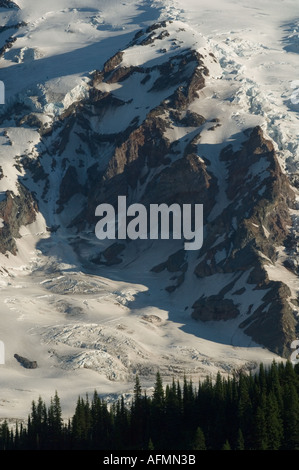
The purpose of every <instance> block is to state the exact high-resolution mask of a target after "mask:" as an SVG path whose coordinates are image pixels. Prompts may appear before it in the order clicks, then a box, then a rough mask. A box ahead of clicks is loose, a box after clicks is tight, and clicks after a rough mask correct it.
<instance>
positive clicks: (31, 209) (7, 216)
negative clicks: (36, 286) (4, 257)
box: [0, 184, 38, 254]
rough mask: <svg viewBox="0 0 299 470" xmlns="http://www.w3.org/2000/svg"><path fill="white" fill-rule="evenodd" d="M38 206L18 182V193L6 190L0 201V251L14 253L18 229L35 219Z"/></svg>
mask: <svg viewBox="0 0 299 470" xmlns="http://www.w3.org/2000/svg"><path fill="white" fill-rule="evenodd" d="M37 211H38V206H37V203H36V201H35V200H34V198H33V195H32V194H31V193H30V191H28V189H26V188H25V187H24V186H23V185H21V184H19V194H18V195H14V194H13V193H12V192H11V191H7V192H6V199H5V200H3V201H1V202H0V218H1V219H2V221H3V222H2V228H0V252H1V253H3V254H4V253H6V252H7V251H10V252H11V253H13V254H16V253H17V251H16V241H15V239H16V238H19V237H20V235H19V229H20V227H21V226H22V225H28V224H31V223H33V222H34V221H35V218H36V213H37Z"/></svg>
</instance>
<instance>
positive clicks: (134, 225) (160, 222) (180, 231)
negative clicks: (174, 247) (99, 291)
mask: <svg viewBox="0 0 299 470" xmlns="http://www.w3.org/2000/svg"><path fill="white" fill-rule="evenodd" d="M193 206H194V211H192V208H193ZM192 212H194V213H193V214H192ZM95 215H96V216H97V217H101V220H100V221H99V222H98V223H97V224H96V228H95V234H96V237H97V238H98V239H99V240H105V239H107V238H108V239H109V240H115V239H116V237H117V239H118V240H125V239H127V238H129V239H130V240H137V239H141V240H147V239H150V240H157V239H159V238H160V239H161V240H169V239H171V238H172V239H173V240H181V239H183V238H184V240H185V243H184V248H185V250H199V249H200V248H201V247H202V244H203V204H194V205H192V204H183V205H182V209H181V206H180V205H179V204H175V203H174V204H172V205H170V206H168V205H167V204H164V203H163V204H150V205H149V214H148V209H147V208H146V207H145V206H144V205H143V204H138V203H135V204H131V205H130V206H128V207H127V198H126V196H118V207H117V214H116V212H115V209H114V207H113V206H112V205H111V204H100V205H99V206H97V208H96V211H95ZM116 226H117V227H116ZM192 227H194V228H192ZM159 232H160V236H159Z"/></svg>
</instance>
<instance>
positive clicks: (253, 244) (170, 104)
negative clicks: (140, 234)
mask: <svg viewBox="0 0 299 470" xmlns="http://www.w3.org/2000/svg"><path fill="white" fill-rule="evenodd" d="M296 14H297V12H296V1H295V0H294V1H293V0H287V1H285V2H284V11H283V14H282V12H281V2H278V1H276V2H270V1H266V0H264V1H263V2H262V3H261V2H257V1H254V2H253V3H251V6H250V7H249V6H248V3H246V2H245V1H240V2H234V1H231V0H225V2H223V1H222V2H220V1H219V2H214V3H213V4H211V2H207V1H206V0H201V1H200V2H198V1H195V0H186V1H184V2H181V1H180V0H178V1H171V0H165V1H155V2H148V1H141V0H140V1H138V0H131V1H126V2H122V3H119V2H116V1H105V0H90V1H88V2H82V1H81V0H78V1H75V2H70V1H68V0H63V1H59V2H58V1H56V0H52V1H51V2H48V1H43V2H39V3H38V4H37V2H34V1H33V0H18V1H16V2H7V1H3V2H0V18H1V27H0V57H1V59H0V79H1V80H2V81H3V82H4V84H5V105H1V106H0V120H1V130H0V140H1V154H0V253H1V255H0V272H1V278H0V302H1V328H0V340H1V341H3V342H4V345H5V355H6V357H5V365H2V366H0V367H1V376H2V381H1V388H0V404H1V407H0V417H6V416H9V417H19V416H22V415H25V416H26V415H27V412H28V403H30V402H31V400H32V399H33V398H34V397H38V395H40V394H41V395H43V396H44V397H45V398H47V396H50V395H53V394H54V391H55V390H58V391H59V393H60V396H61V398H62V401H63V403H64V404H65V406H67V405H69V404H72V403H71V400H70V398H75V397H77V395H78V394H79V393H85V392H88V391H90V392H92V391H93V390H94V389H95V388H97V389H98V391H100V392H101V393H104V394H114V393H116V394H117V393H124V392H126V391H127V392H128V393H129V392H130V390H131V388H132V383H133V381H134V376H135V374H136V373H139V375H140V376H141V379H142V381H143V383H144V384H145V386H148V387H150V386H151V385H152V383H153V380H154V377H155V373H156V371H157V370H158V369H159V370H161V372H162V373H163V376H164V377H168V378H169V379H170V380H171V379H172V377H182V376H183V375H184V374H187V375H188V376H191V377H192V378H193V379H198V378H200V377H203V376H205V375H206V374H215V373H216V372H217V371H218V370H220V372H222V373H223V374H228V373H232V372H233V371H234V370H237V369H239V368H243V367H245V368H248V369H251V368H252V369H254V368H255V367H256V365H257V364H258V363H259V362H260V361H265V362H269V361H272V360H273V358H279V357H283V358H288V357H289V356H290V355H291V353H292V349H291V343H292V341H293V340H295V339H296V337H297V323H298V319H297V315H298V261H297V246H298V187H299V179H298V161H299V159H298V157H299V155H298V131H297V129H298V100H297V99H296V96H297V95H296V79H297V76H296V73H295V68H296V66H297V60H298V34H299V32H298V18H297V16H296ZM282 15H283V16H282ZM119 195H122V196H124V195H125V196H126V197H127V200H128V203H130V204H133V203H141V204H143V205H144V206H145V207H149V205H150V204H162V203H166V204H168V205H170V204H173V203H178V204H180V205H181V206H182V205H183V204H195V203H197V204H203V207H204V241H203V246H202V247H201V249H200V250H195V251H186V250H184V243H183V240H150V239H148V240H141V239H139V240H134V241H132V240H131V241H129V240H113V241H111V240H104V241H100V240H98V239H97V237H96V235H95V226H96V223H97V218H96V216H95V209H96V207H97V206H98V205H99V204H102V203H108V204H111V205H113V206H116V204H117V198H118V196H119ZM16 355H17V356H16ZM20 357H21V358H26V359H28V360H29V362H26V361H25V364H26V365H27V366H28V367H29V368H24V367H23V366H24V361H23V362H22V360H21V361H20V360H17V359H18V358H19V359H20ZM36 365H37V367H36ZM31 366H32V368H30V367H31ZM26 406H27V408H26Z"/></svg>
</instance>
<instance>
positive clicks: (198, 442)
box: [191, 427, 207, 450]
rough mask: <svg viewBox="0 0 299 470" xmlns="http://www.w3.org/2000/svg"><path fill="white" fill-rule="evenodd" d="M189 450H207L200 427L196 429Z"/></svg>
mask: <svg viewBox="0 0 299 470" xmlns="http://www.w3.org/2000/svg"><path fill="white" fill-rule="evenodd" d="M191 450H207V448H206V440H205V436H204V433H203V431H202V429H201V428H200V427H198V428H197V429H196V432H195V436H194V439H193V442H192V446H191Z"/></svg>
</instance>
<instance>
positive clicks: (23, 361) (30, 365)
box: [14, 354, 37, 369]
mask: <svg viewBox="0 0 299 470" xmlns="http://www.w3.org/2000/svg"><path fill="white" fill-rule="evenodd" d="M14 358H15V359H16V360H17V361H18V362H19V363H20V364H21V366H23V367H24V368H25V369H36V368H37V362H36V361H30V360H29V359H27V358H26V357H22V356H19V355H18V354H15V355H14Z"/></svg>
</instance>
